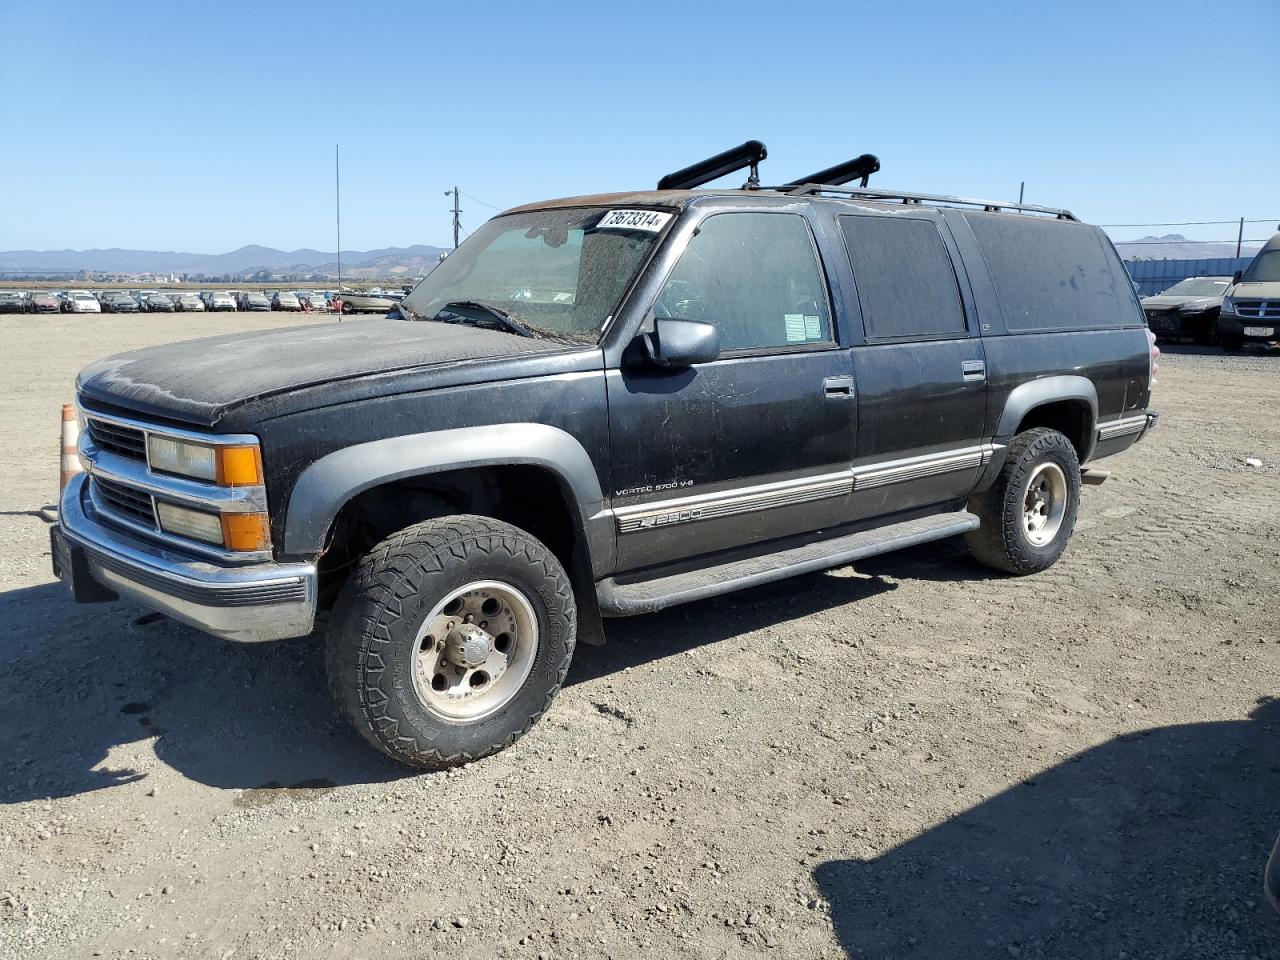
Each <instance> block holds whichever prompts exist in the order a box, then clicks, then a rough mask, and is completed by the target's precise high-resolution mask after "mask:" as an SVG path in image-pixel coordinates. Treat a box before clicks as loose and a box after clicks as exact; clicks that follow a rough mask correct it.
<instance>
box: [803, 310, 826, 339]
mask: <svg viewBox="0 0 1280 960" xmlns="http://www.w3.org/2000/svg"><path fill="white" fill-rule="evenodd" d="M804 338H805V339H806V340H821V339H822V321H821V320H819V319H818V318H817V317H811V316H809V314H807V313H806V314H805V317H804Z"/></svg>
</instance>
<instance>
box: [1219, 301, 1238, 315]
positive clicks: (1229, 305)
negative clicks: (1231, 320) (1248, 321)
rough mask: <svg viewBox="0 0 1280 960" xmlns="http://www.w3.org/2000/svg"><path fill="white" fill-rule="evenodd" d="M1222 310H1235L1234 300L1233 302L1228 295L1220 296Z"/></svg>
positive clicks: (1225, 311) (1230, 311) (1226, 311)
mask: <svg viewBox="0 0 1280 960" xmlns="http://www.w3.org/2000/svg"><path fill="white" fill-rule="evenodd" d="M1222 312H1223V313H1235V312H1236V305H1235V302H1234V301H1233V300H1232V299H1231V298H1230V297H1223V298H1222Z"/></svg>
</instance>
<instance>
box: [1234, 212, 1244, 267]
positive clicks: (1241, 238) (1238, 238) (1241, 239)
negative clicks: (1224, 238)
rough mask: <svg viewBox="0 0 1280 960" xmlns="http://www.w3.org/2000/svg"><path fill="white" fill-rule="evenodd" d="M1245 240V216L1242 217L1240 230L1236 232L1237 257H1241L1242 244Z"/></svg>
mask: <svg viewBox="0 0 1280 960" xmlns="http://www.w3.org/2000/svg"><path fill="white" fill-rule="evenodd" d="M1243 242H1244V217H1241V218H1240V232H1239V233H1237V234H1236V259H1237V260H1239V259H1240V244H1242V243H1243Z"/></svg>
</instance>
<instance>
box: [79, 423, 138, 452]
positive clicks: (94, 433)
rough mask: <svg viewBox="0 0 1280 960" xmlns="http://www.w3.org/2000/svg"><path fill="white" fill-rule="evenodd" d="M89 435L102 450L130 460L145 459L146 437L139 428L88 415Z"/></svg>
mask: <svg viewBox="0 0 1280 960" xmlns="http://www.w3.org/2000/svg"><path fill="white" fill-rule="evenodd" d="M89 436H90V437H91V438H92V439H93V442H94V444H95V445H96V446H99V447H101V448H102V449H103V450H110V451H111V452H112V453H118V454H119V455H120V456H122V457H129V458H130V459H131V460H143V461H145V460H146V459H147V438H146V435H145V434H144V433H143V432H142V431H141V430H137V429H135V428H133V427H126V426H124V425H123V424H119V423H110V422H108V421H106V420H98V419H96V418H94V417H89Z"/></svg>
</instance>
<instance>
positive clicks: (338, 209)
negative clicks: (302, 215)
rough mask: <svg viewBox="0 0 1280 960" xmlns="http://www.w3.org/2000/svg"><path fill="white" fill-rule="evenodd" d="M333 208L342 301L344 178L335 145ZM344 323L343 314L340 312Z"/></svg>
mask: <svg viewBox="0 0 1280 960" xmlns="http://www.w3.org/2000/svg"><path fill="white" fill-rule="evenodd" d="M333 208H334V213H335V214H336V216H337V225H338V299H339V300H341V299H342V176H341V173H340V171H339V166H338V145H337V144H336V143H335V144H334V145H333ZM338 322H339V323H341V322H342V312H341V311H339V312H338Z"/></svg>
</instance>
